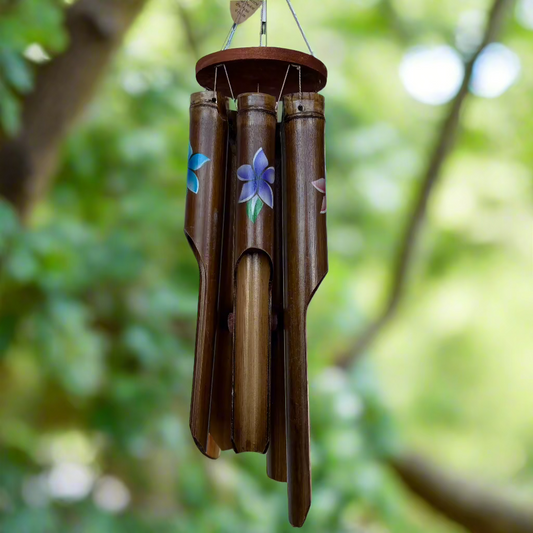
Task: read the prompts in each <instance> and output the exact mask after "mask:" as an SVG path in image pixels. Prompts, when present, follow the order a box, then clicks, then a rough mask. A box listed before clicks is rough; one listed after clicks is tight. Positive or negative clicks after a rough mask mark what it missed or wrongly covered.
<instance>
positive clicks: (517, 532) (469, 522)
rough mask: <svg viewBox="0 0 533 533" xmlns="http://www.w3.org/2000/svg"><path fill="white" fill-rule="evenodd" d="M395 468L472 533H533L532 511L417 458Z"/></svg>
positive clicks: (399, 462)
mask: <svg viewBox="0 0 533 533" xmlns="http://www.w3.org/2000/svg"><path fill="white" fill-rule="evenodd" d="M391 466H392V468H393V470H394V471H395V472H396V473H397V474H398V476H399V477H400V479H401V480H402V482H403V483H404V484H405V485H406V486H407V487H408V488H409V489H410V490H411V491H412V492H413V493H415V494H417V495H418V496H420V497H421V498H422V499H423V500H424V501H425V502H426V503H428V504H429V505H431V507H433V509H435V510H436V511H438V512H439V513H441V514H443V515H444V516H446V517H447V518H449V519H451V520H453V521H454V522H455V523H457V524H460V525H462V526H463V527H465V528H466V529H467V530H468V531H471V532H472V533H533V510H532V509H531V508H530V509H525V508H520V507H518V506H517V505H515V504H513V503H511V502H509V501H507V500H506V499H504V498H502V497H501V496H497V495H496V494H493V493H490V492H489V491H488V490H486V489H483V488H481V487H479V486H474V485H473V484H472V483H470V482H468V481H465V480H462V479H459V478H456V477H454V476H452V475H450V474H449V473H448V472H447V471H444V470H441V469H439V468H437V467H436V466H434V465H432V464H431V463H429V462H428V461H426V460H425V459H422V458H421V457H418V456H416V455H409V456H404V457H401V458H397V459H394V460H392V462H391Z"/></svg>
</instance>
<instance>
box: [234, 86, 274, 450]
mask: <svg viewBox="0 0 533 533" xmlns="http://www.w3.org/2000/svg"><path fill="white" fill-rule="evenodd" d="M238 108H239V110H238V115H237V167H238V169H237V176H236V178H238V180H239V181H238V186H237V198H238V200H237V206H236V220H235V223H236V226H235V232H236V233H235V258H236V261H237V266H236V269H235V276H236V277H235V283H236V296H235V311H234V316H235V328H234V344H235V356H234V370H233V386H234V389H233V431H232V439H233V447H234V449H235V451H236V452H237V453H240V452H259V453H266V451H267V448H268V442H269V414H268V412H269V386H270V383H269V382H270V376H269V354H270V323H271V320H270V282H271V278H272V264H273V263H272V261H273V254H274V246H273V243H274V209H275V208H277V206H275V205H274V197H273V189H272V188H273V187H276V183H275V171H274V168H273V167H274V164H275V139H276V123H277V117H276V100H275V98H274V97H273V96H270V95H267V94H261V93H247V94H243V95H241V96H239V102H238Z"/></svg>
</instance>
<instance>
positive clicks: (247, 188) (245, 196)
mask: <svg viewBox="0 0 533 533" xmlns="http://www.w3.org/2000/svg"><path fill="white" fill-rule="evenodd" d="M256 194H257V182H256V181H247V182H246V183H245V184H244V185H243V187H242V191H241V197H240V198H239V203H240V204H243V203H245V202H247V201H248V200H250V199H251V198H253V197H254V196H255V195H256Z"/></svg>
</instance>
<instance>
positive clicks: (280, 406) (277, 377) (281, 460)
mask: <svg viewBox="0 0 533 533" xmlns="http://www.w3.org/2000/svg"><path fill="white" fill-rule="evenodd" d="M281 136H282V124H278V127H277V131H276V183H277V186H276V187H275V189H274V204H275V205H277V210H276V218H275V227H276V230H275V248H276V250H282V249H283V239H284V231H283V217H282V213H283V193H282V190H283V185H284V177H283V173H282V169H283V163H282V149H281V146H282V141H281ZM272 314H273V316H274V317H275V322H276V328H275V329H274V331H273V332H272V345H271V371H270V374H271V376H270V379H271V381H270V383H271V384H270V445H269V448H268V455H267V474H268V476H269V477H270V478H271V479H273V480H275V481H280V482H286V481H287V441H286V433H285V335H284V328H283V254H281V253H277V254H276V256H275V264H274V272H273V282H272Z"/></svg>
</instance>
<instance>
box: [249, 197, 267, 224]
mask: <svg viewBox="0 0 533 533" xmlns="http://www.w3.org/2000/svg"><path fill="white" fill-rule="evenodd" d="M255 200H256V199H255V198H252V199H251V200H250V201H249V202H248V203H247V204H246V212H247V213H248V218H249V219H250V220H251V221H252V222H253V223H254V224H255V221H256V220H257V217H258V216H259V213H261V209H263V205H264V204H263V201H262V200H261V199H259V198H257V201H255Z"/></svg>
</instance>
